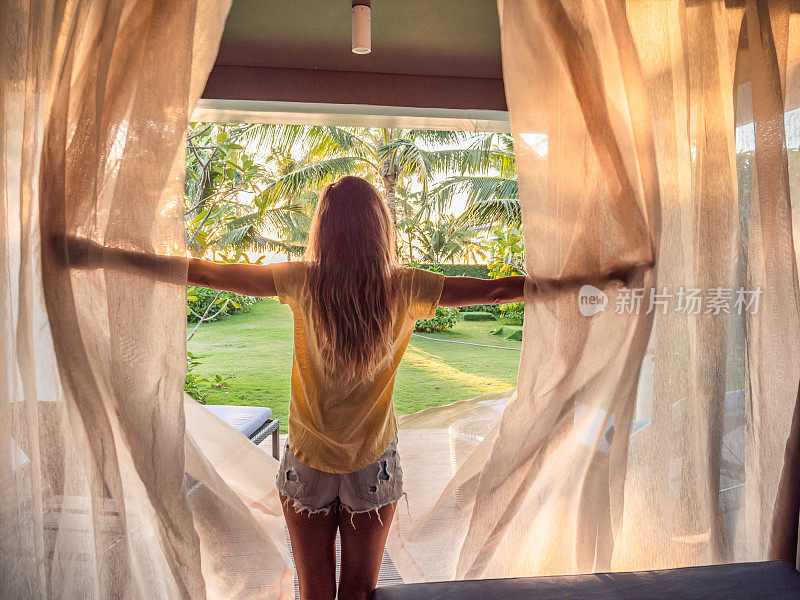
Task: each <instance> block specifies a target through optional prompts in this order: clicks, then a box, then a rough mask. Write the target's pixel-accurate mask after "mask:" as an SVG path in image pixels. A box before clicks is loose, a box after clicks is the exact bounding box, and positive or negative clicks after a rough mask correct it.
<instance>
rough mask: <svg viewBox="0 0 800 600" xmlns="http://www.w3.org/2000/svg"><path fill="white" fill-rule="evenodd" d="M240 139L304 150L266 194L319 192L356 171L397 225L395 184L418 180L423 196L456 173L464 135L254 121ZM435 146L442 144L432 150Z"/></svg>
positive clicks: (449, 132) (462, 151)
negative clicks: (440, 178)
mask: <svg viewBox="0 0 800 600" xmlns="http://www.w3.org/2000/svg"><path fill="white" fill-rule="evenodd" d="M244 137H245V139H247V140H248V141H250V142H253V143H256V144H258V145H260V146H262V147H271V148H273V149H276V148H277V149H280V151H282V152H287V153H288V152H291V150H292V149H295V150H296V149H298V148H300V149H301V151H302V158H301V159H299V160H298V162H297V165H296V168H295V169H294V170H292V171H291V172H288V173H286V174H284V175H283V176H281V177H278V178H277V179H276V180H275V181H274V182H273V183H272V184H271V185H270V186H269V188H268V189H267V190H265V192H266V195H265V196H264V198H268V199H271V200H274V199H276V198H281V197H283V198H286V197H292V196H294V195H296V194H298V193H302V192H303V191H307V190H319V189H320V188H321V187H322V186H324V185H325V184H327V183H329V182H331V181H334V180H335V179H338V178H339V177H341V176H343V175H360V176H362V177H364V178H365V179H367V180H369V181H371V182H373V183H377V184H379V185H380V186H381V187H382V188H383V191H384V194H385V196H386V202H387V205H388V208H389V211H390V212H391V214H392V218H393V219H394V222H395V225H396V224H397V190H398V186H401V187H402V186H403V185H404V184H405V183H406V182H408V181H415V182H418V183H419V184H421V186H422V195H423V197H424V196H426V195H427V193H428V188H429V184H430V183H431V182H432V180H433V177H434V176H435V175H437V174H440V173H446V172H448V171H455V172H459V170H460V167H461V163H462V161H463V159H464V156H465V152H464V150H462V149H459V148H456V147H454V146H456V145H457V144H459V143H460V142H462V141H463V140H465V139H466V134H465V133H463V132H458V131H433V130H414V129H387V128H367V127H335V126H313V127H311V126H302V125H257V126H253V127H251V128H250V129H249V130H248V131H247V132H246V133H245V135H244ZM436 146H439V147H440V148H438V149H432V148H436ZM441 146H445V148H441ZM448 146H449V147H448Z"/></svg>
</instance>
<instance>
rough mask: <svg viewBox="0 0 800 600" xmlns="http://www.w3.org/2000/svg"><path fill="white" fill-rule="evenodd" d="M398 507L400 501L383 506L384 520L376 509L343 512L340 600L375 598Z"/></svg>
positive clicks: (341, 515)
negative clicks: (382, 558)
mask: <svg viewBox="0 0 800 600" xmlns="http://www.w3.org/2000/svg"><path fill="white" fill-rule="evenodd" d="M396 506H397V502H392V503H391V504H386V505H384V506H382V507H381V508H379V509H378V512H379V513H380V520H378V515H376V514H375V512H374V511H373V512H368V513H355V514H351V513H349V512H347V511H346V510H342V511H340V512H339V535H340V536H341V542H342V568H341V571H340V573H339V600H371V598H372V592H373V591H374V590H375V586H376V585H377V584H378V572H379V571H380V568H381V557H382V556H383V547H384V546H385V545H386V537H387V536H388V535H389V525H390V524H391V522H392V518H393V517H394V510H395V507H396ZM351 517H352V523H351V521H350V518H351ZM381 522H382V524H381Z"/></svg>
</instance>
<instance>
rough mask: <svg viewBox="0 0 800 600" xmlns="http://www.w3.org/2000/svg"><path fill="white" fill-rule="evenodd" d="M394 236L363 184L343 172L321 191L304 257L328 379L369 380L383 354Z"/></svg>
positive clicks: (388, 331)
mask: <svg viewBox="0 0 800 600" xmlns="http://www.w3.org/2000/svg"><path fill="white" fill-rule="evenodd" d="M394 239H395V236H394V224H393V222H392V218H391V216H390V214H389V210H388V208H387V207H386V203H385V202H384V200H383V198H382V197H381V195H380V193H379V192H378V190H376V189H375V188H374V187H373V186H372V185H371V184H370V183H369V182H368V181H365V180H364V179H361V178H360V177H352V176H348V177H343V178H342V179H340V180H339V181H337V182H335V183H332V184H330V185H328V186H326V187H325V189H323V190H322V193H321V194H320V197H319V203H318V204H317V209H316V211H315V212H314V217H313V219H312V220H311V227H310V230H309V236H308V246H307V248H306V254H305V259H306V260H307V261H308V262H309V263H310V265H309V273H308V285H309V292H310V295H311V298H310V300H311V311H312V319H313V322H314V326H315V331H314V332H313V333H314V334H315V335H316V339H317V345H318V348H319V350H320V353H321V356H322V365H323V368H324V370H325V373H326V375H327V376H329V377H331V378H333V379H338V380H344V381H355V380H365V379H369V378H371V377H372V376H373V375H374V374H375V372H376V370H377V369H378V367H379V366H381V365H382V364H384V363H385V362H386V361H387V360H388V357H389V356H390V355H391V351H392V343H393V339H394V336H393V331H392V326H393V315H394V310H393V307H394V303H395V302H396V300H397V297H396V296H397V284H396V279H395V278H394V277H393V273H394V272H395V271H394V267H395V266H396V264H397V257H396V253H395V241H394Z"/></svg>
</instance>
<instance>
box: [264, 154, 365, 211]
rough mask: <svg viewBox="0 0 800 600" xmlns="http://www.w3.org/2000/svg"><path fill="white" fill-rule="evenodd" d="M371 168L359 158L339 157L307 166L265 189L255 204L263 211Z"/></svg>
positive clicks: (284, 176)
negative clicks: (285, 200) (345, 176)
mask: <svg viewBox="0 0 800 600" xmlns="http://www.w3.org/2000/svg"><path fill="white" fill-rule="evenodd" d="M369 166H371V165H370V163H369V161H365V160H364V159H363V158H361V157H359V156H338V157H335V158H329V159H327V160H320V161H318V162H315V163H312V164H309V165H305V166H303V167H300V168H298V169H295V170H294V171H291V172H289V173H287V174H286V175H283V176H282V177H279V178H278V179H276V180H274V181H272V182H270V183H269V184H268V185H266V186H265V187H264V189H263V190H262V193H261V194H259V195H258V197H257V198H256V200H255V202H256V204H257V205H258V206H259V207H262V209H266V208H267V207H269V206H273V205H275V204H276V203H277V202H279V201H280V200H282V199H285V198H292V197H297V196H301V195H304V194H306V193H307V192H309V191H311V190H319V189H320V188H321V187H322V186H324V185H326V184H328V183H331V182H332V181H334V180H335V179H336V178H338V177H341V176H343V175H354V174H357V173H360V172H363V171H364V170H365V167H369Z"/></svg>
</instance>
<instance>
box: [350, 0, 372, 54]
mask: <svg viewBox="0 0 800 600" xmlns="http://www.w3.org/2000/svg"><path fill="white" fill-rule="evenodd" d="M371 20H372V18H371V15H370V0H353V53H354V54H369V53H370V51H371V50H372V23H371Z"/></svg>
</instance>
